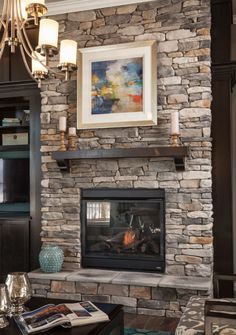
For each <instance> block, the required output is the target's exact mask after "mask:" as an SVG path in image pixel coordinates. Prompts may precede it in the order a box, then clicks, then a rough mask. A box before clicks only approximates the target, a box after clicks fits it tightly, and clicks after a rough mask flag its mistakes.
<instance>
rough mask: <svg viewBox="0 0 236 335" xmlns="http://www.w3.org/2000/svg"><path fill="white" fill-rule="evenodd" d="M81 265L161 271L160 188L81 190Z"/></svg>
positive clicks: (162, 221) (162, 195)
mask: <svg viewBox="0 0 236 335" xmlns="http://www.w3.org/2000/svg"><path fill="white" fill-rule="evenodd" d="M81 196H82V197H81V205H82V206H81V226H82V227H81V233H82V236H81V241H82V266H83V267H94V268H112V269H129V270H137V271H138V270H146V271H159V272H164V270H165V191H164V190H163V189H109V188H104V189H83V190H82V191H81Z"/></svg>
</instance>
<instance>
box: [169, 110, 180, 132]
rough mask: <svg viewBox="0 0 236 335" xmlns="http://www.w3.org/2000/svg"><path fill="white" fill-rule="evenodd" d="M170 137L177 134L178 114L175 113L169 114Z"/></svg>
mask: <svg viewBox="0 0 236 335" xmlns="http://www.w3.org/2000/svg"><path fill="white" fill-rule="evenodd" d="M170 133H171V135H173V134H179V112H177V111H175V112H172V114H171V129H170Z"/></svg>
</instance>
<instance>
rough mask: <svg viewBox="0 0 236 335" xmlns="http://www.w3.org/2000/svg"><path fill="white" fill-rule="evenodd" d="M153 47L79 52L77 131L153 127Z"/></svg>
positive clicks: (147, 43)
mask: <svg viewBox="0 0 236 335" xmlns="http://www.w3.org/2000/svg"><path fill="white" fill-rule="evenodd" d="M156 58H157V43H156V41H142V42H133V43H125V44H119V45H109V46H102V47H92V48H84V49H79V71H78V114H77V121H78V124H77V126H78V129H93V128H110V127H129V126H139V125H140V126H145V125H155V124H157V62H156Z"/></svg>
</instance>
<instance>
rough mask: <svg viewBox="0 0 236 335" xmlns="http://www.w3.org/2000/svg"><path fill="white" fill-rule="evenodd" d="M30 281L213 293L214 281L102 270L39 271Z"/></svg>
mask: <svg viewBox="0 0 236 335" xmlns="http://www.w3.org/2000/svg"><path fill="white" fill-rule="evenodd" d="M28 275H29V278H30V279H39V280H40V279H42V280H57V281H68V282H81V283H85V282H87V283H97V284H122V285H133V286H143V287H163V288H164V287H165V288H176V289H187V290H198V291H208V292H211V289H212V281H211V279H209V278H204V277H191V276H188V277H186V276H173V275H168V274H157V273H147V272H128V271H110V270H101V269H80V270H79V271H71V272H69V271H61V272H57V273H44V272H42V271H41V270H39V269H37V270H34V271H31V272H29V273H28Z"/></svg>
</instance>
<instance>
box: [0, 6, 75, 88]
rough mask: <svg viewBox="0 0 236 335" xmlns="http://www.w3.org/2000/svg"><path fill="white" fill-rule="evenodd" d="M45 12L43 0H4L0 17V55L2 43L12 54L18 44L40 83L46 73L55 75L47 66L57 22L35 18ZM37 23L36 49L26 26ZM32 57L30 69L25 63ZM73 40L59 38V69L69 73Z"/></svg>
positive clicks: (55, 42)
mask: <svg viewBox="0 0 236 335" xmlns="http://www.w3.org/2000/svg"><path fill="white" fill-rule="evenodd" d="M46 13H47V7H46V6H45V0H4V3H3V9H2V15H1V18H0V21H1V27H2V35H1V39H0V58H2V55H3V53H4V49H5V46H6V45H8V46H9V47H10V50H11V53H15V50H16V47H19V49H20V52H21V56H22V59H23V62H24V65H25V67H26V69H27V71H28V72H29V74H30V75H31V77H32V78H33V79H34V80H36V81H37V82H38V84H39V86H40V84H41V81H42V80H43V79H46V78H47V77H48V75H53V76H55V75H58V73H55V71H54V70H52V69H50V67H49V58H50V57H53V56H54V55H56V54H58V30H59V24H58V22H57V21H55V20H51V19H42V20H41V21H40V24H39V19H40V18H41V17H42V16H43V15H45V14H46ZM28 24H30V25H31V26H32V24H34V25H35V26H38V24H39V40H38V46H37V47H36V50H34V48H33V47H32V45H31V43H30V39H29V37H28V35H27V29H26V28H27V25H28ZM30 58H31V60H32V70H30V68H29V65H28V62H27V61H28V59H30ZM76 58H77V43H76V42H75V41H73V40H64V41H61V45H60V64H59V65H58V68H59V70H61V72H62V73H64V74H65V79H66V80H67V79H68V78H69V74H70V73H71V72H72V71H75V70H76V69H77V66H76V63H77V59H76Z"/></svg>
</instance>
